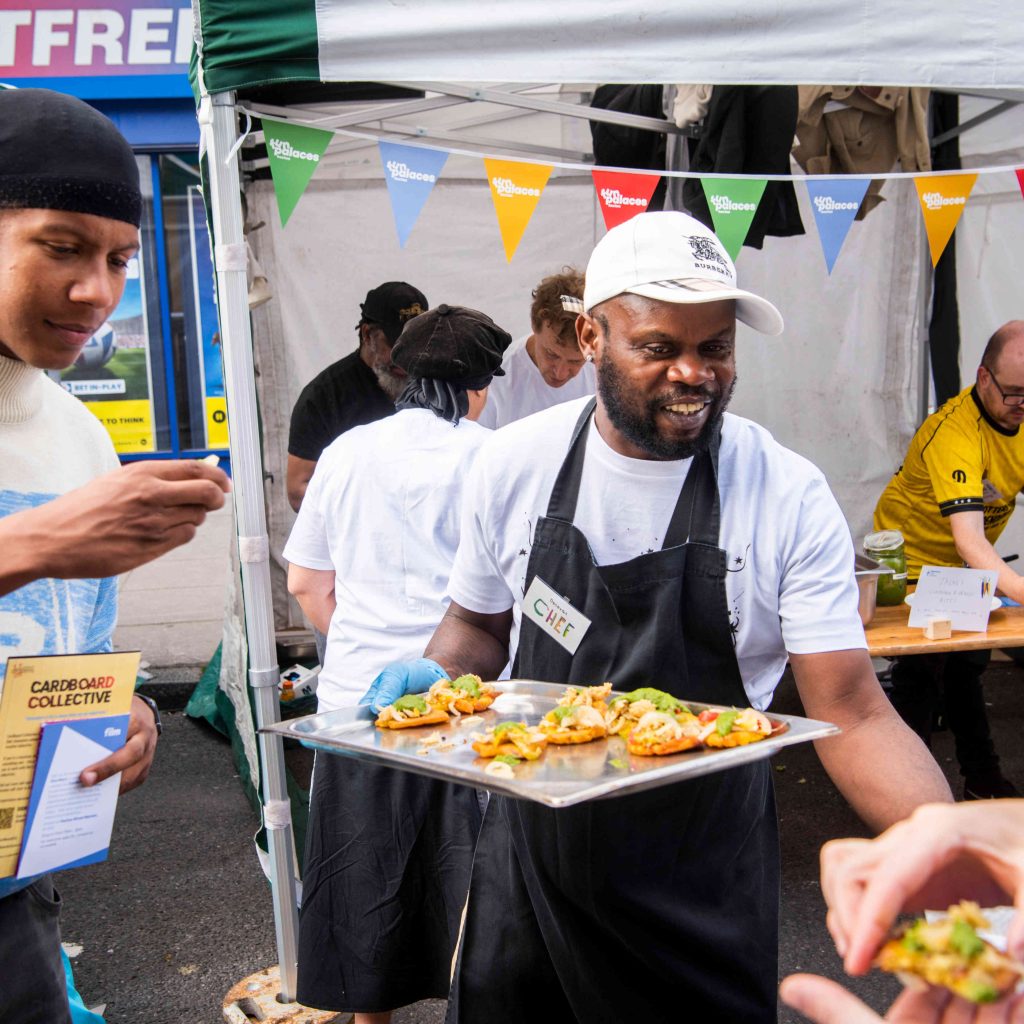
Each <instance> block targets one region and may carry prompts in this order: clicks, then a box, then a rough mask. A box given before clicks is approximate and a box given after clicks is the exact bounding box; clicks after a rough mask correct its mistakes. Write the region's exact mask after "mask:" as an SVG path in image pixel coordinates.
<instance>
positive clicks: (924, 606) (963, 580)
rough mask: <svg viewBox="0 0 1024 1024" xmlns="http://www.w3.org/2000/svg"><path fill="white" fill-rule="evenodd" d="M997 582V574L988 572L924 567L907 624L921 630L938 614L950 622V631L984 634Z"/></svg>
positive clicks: (932, 566)
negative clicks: (960, 630) (951, 626)
mask: <svg viewBox="0 0 1024 1024" xmlns="http://www.w3.org/2000/svg"><path fill="white" fill-rule="evenodd" d="M996 579H997V573H996V572H994V571H993V570H991V569H949V568H946V567H939V566H935V565H926V566H923V567H922V569H921V577H920V579H919V580H918V581H917V590H916V591H914V604H913V607H912V608H911V610H910V621H909V623H908V625H910V626H920V627H921V628H922V629H923V628H924V627H925V626H927V625H928V620H929V619H930V618H932V617H933V616H936V615H940V616H942V617H943V618H947V619H950V620H951V621H952V624H953V629H962V630H966V631H968V632H973V633H984V632H985V630H986V629H988V616H989V612H991V610H992V598H993V597H994V596H995V592H996Z"/></svg>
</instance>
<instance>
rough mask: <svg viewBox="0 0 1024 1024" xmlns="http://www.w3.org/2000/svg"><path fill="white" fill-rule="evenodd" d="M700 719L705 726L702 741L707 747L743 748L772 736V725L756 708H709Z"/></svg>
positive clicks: (702, 731)
mask: <svg viewBox="0 0 1024 1024" xmlns="http://www.w3.org/2000/svg"><path fill="white" fill-rule="evenodd" d="M698 717H699V719H700V722H701V724H702V725H703V726H704V728H703V729H702V730H701V734H700V739H701V742H702V743H703V744H704V746H706V747H713V748H714V747H717V748H722V747H742V746H745V745H746V744H747V743H757V742H759V741H760V740H764V739H767V738H768V737H769V736H771V734H772V723H771V722H769V721H768V719H767V718H766V717H765V716H764V715H762V714H761V712H760V711H756V710H755V709H754V708H729V709H728V710H724V711H721V710H718V709H717V708H708V709H707V710H706V711H702V712H701V713H700V715H699V716H698Z"/></svg>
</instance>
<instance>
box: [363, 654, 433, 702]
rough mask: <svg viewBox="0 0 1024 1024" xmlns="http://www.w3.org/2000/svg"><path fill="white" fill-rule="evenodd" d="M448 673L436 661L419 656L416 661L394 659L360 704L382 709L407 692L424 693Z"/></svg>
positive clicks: (375, 680)
mask: <svg viewBox="0 0 1024 1024" xmlns="http://www.w3.org/2000/svg"><path fill="white" fill-rule="evenodd" d="M447 678H448V673H447V672H445V670H444V669H443V668H441V666H440V665H438V663H437V662H436V661H431V660H430V659H429V658H417V659H416V660H415V661H394V662H392V663H391V664H390V665H388V666H387V667H386V668H385V669H384V671H383V672H381V674H380V675H379V676H377V678H376V679H374V681H373V682H372V683H371V684H370V688H369V689H368V690H367V691H366V693H364V694H363V696H362V697H361V698H360V700H359V703H360V704H369V705H370V707H371V708H372V709H373V710H374V711H377V712H379V711H381V710H382V709H383V708H386V707H387V706H388V705H389V704H393V703H394V702H395V701H396V700H398V698H399V697H404V696H405V695H406V694H407V693H423V692H424V690H429V689H430V687H431V686H433V685H434V683H436V682H437V681H438V679H447Z"/></svg>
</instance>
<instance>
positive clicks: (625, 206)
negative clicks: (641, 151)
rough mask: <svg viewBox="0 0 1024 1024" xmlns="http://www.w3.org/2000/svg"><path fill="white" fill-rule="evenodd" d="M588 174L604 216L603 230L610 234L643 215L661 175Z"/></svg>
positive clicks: (598, 172)
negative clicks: (612, 230) (590, 175)
mask: <svg viewBox="0 0 1024 1024" xmlns="http://www.w3.org/2000/svg"><path fill="white" fill-rule="evenodd" d="M591 173H592V174H593V176H594V188H595V189H596V190H597V201H598V202H599V203H600V204H601V213H602V214H603V215H604V226H605V227H606V228H607V229H608V230H609V231H611V229H612V228H614V227H615V226H616V225H618V224H622V223H624V222H625V221H627V220H629V219H630V218H631V217H635V216H636V215H637V214H638V213H646V212H647V206H648V204H649V203H650V201H651V196H653V195H654V190H655V189H656V188H657V187H658V182H659V181H661V175H660V174H629V173H628V172H625V171H592V172H591Z"/></svg>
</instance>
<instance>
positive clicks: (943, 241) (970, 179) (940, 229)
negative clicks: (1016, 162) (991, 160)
mask: <svg viewBox="0 0 1024 1024" xmlns="http://www.w3.org/2000/svg"><path fill="white" fill-rule="evenodd" d="M977 180H978V176H977V175H976V174H937V175H930V176H929V177H927V178H915V179H914V184H915V185H916V186H917V197H918V199H920V200H921V212H922V213H923V214H924V229H925V231H927V232H928V247H929V248H930V249H931V251H932V266H933V267H934V266H935V264H936V263H938V262H939V257H940V256H941V255H942V251H943V249H945V248H946V245H947V244H948V243H949V239H950V237H951V236H952V234H953V230H954V229H955V228H956V224H957V221H958V220H960V214H961V213H963V212H964V207H965V206H966V205H967V197H968V196H969V195H970V194H971V189H972V188H974V183H975V182H976V181H977Z"/></svg>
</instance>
